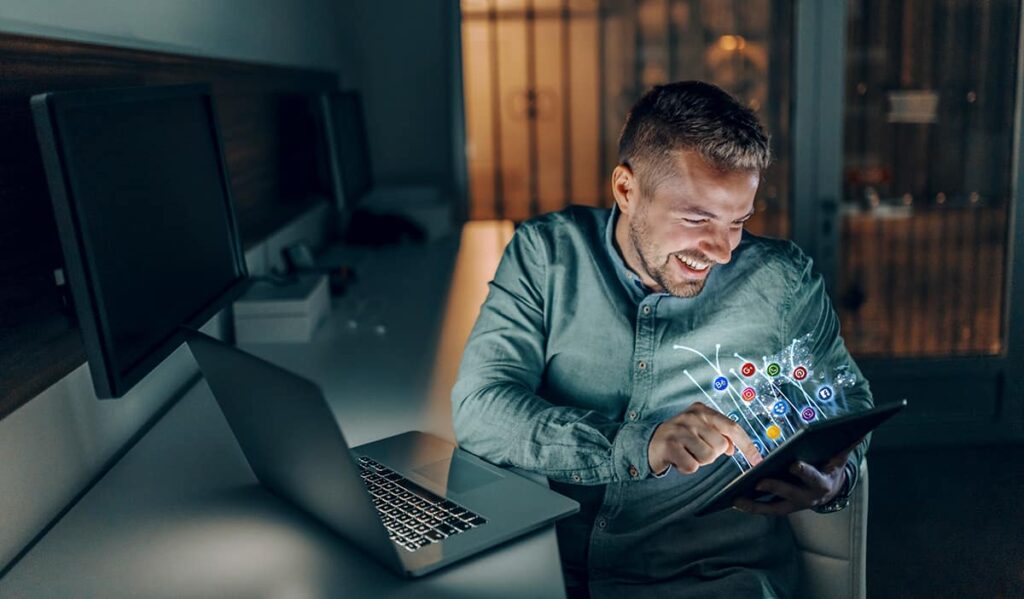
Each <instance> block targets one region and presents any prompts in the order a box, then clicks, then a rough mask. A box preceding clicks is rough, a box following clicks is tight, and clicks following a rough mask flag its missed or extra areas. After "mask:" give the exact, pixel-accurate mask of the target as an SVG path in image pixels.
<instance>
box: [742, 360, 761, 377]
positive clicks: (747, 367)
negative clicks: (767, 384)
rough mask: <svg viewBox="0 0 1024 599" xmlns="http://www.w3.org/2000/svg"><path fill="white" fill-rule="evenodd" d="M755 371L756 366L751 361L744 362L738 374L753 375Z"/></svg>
mask: <svg viewBox="0 0 1024 599" xmlns="http://www.w3.org/2000/svg"><path fill="white" fill-rule="evenodd" d="M755 372H757V366H754V363H753V362H746V363H744V364H743V366H741V367H740V374H742V375H743V376H754V373H755Z"/></svg>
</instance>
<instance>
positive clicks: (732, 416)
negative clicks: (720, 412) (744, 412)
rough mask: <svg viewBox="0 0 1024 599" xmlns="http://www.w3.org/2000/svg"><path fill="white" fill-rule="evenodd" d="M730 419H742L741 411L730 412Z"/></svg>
mask: <svg viewBox="0 0 1024 599" xmlns="http://www.w3.org/2000/svg"><path fill="white" fill-rule="evenodd" d="M729 420H732V421H733V422H739V421H740V413H739V412H729Z"/></svg>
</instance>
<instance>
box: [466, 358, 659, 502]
mask: <svg viewBox="0 0 1024 599" xmlns="http://www.w3.org/2000/svg"><path fill="white" fill-rule="evenodd" d="M452 416H453V420H454V425H455V434H456V437H457V438H458V441H459V445H460V446H461V447H463V448H464V449H466V450H467V451H470V452H472V453H475V454H477V455H479V456H480V457H483V458H484V459H487V460H488V461H490V462H493V463H496V464H499V465H508V466H516V467H519V468H523V469H526V470H530V471H533V472H537V473H540V474H543V475H544V476H547V477H548V478H551V479H553V480H558V481H561V482H567V483H575V484H585V485H596V484H606V483H611V482H621V481H627V480H639V479H642V478H646V477H647V476H649V475H650V467H649V466H648V463H647V446H648V443H649V442H650V438H651V434H652V433H653V432H654V428H655V427H656V426H657V423H648V422H625V423H623V422H616V421H613V420H610V419H608V418H606V417H604V416H603V415H601V414H599V413H597V412H594V411H591V410H584V409H581V408H571V407H565V406H555V405H552V404H551V403H550V402H548V401H546V400H544V399H543V398H541V397H539V396H538V395H536V394H535V393H533V392H532V391H530V390H529V389H528V388H525V387H523V386H522V385H519V384H517V383H512V382H501V381H487V382H485V381H481V380H476V379H474V377H466V378H464V379H460V381H459V382H458V383H457V384H456V386H455V389H454V391H453V404H452Z"/></svg>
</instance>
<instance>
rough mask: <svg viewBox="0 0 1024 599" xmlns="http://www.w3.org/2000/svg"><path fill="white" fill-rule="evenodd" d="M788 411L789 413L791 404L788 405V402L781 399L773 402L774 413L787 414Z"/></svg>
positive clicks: (777, 414) (778, 414)
mask: <svg viewBox="0 0 1024 599" xmlns="http://www.w3.org/2000/svg"><path fill="white" fill-rule="evenodd" d="M787 413H789V405H787V404H786V402H784V401H782V400H781V399H780V400H779V401H777V402H775V403H774V404H772V414H775V415H776V416H785V415H786V414H787Z"/></svg>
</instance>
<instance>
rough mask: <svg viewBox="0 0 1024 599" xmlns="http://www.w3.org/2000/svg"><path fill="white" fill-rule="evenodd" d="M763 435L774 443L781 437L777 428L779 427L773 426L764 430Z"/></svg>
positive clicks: (780, 430) (780, 432)
mask: <svg viewBox="0 0 1024 599" xmlns="http://www.w3.org/2000/svg"><path fill="white" fill-rule="evenodd" d="M764 433H765V434H766V435H768V438H769V439H771V440H772V441H774V440H776V439H778V438H779V437H780V436H781V435H782V429H780V428H779V425H777V424H773V425H771V426H769V427H768V428H767V429H765V431H764Z"/></svg>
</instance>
